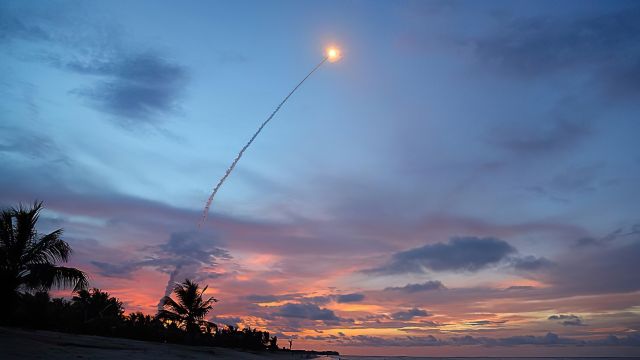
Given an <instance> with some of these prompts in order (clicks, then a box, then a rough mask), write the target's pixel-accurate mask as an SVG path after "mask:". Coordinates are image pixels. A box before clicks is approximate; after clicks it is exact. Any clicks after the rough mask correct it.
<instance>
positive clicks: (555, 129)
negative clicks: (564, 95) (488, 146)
mask: <svg viewBox="0 0 640 360" xmlns="http://www.w3.org/2000/svg"><path fill="white" fill-rule="evenodd" d="M498 133H499V136H496V137H495V140H493V142H494V143H495V144H497V145H498V146H500V147H503V148H505V149H507V150H509V151H511V152H513V153H515V154H518V155H523V156H524V155H530V154H540V153H550V152H556V151H560V150H565V149H569V148H571V147H573V146H575V145H576V144H578V142H579V141H581V140H582V139H583V138H585V137H586V136H587V135H589V134H590V133H591V131H590V124H589V122H587V121H583V120H580V121H578V120H569V119H567V118H564V117H560V118H555V119H552V120H551V121H549V122H548V123H547V124H545V125H540V124H536V126H535V127H526V128H509V129H502V130H499V131H498Z"/></svg>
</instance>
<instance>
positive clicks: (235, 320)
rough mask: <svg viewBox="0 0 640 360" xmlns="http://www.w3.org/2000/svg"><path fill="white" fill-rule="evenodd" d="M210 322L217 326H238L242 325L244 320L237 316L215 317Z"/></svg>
mask: <svg viewBox="0 0 640 360" xmlns="http://www.w3.org/2000/svg"><path fill="white" fill-rule="evenodd" d="M210 320H211V321H212V322H214V323H216V324H223V325H231V326H237V325H238V324H241V323H242V318H239V317H237V316H214V317H212V318H211V319H210Z"/></svg>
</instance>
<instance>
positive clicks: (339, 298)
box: [336, 293, 364, 303]
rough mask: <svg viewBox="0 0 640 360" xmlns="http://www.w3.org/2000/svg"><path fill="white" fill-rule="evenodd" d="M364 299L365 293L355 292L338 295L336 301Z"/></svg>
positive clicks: (345, 301) (347, 301) (348, 301)
mask: <svg viewBox="0 0 640 360" xmlns="http://www.w3.org/2000/svg"><path fill="white" fill-rule="evenodd" d="M363 299H364V295H363V294H358V293H353V294H344V295H337V296H336V302H338V303H350V302H358V301H362V300H363Z"/></svg>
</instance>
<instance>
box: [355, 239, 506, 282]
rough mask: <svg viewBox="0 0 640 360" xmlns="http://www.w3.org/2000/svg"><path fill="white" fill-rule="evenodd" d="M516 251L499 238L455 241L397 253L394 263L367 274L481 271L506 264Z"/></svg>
mask: <svg viewBox="0 0 640 360" xmlns="http://www.w3.org/2000/svg"><path fill="white" fill-rule="evenodd" d="M514 252H516V249H515V248H513V247H512V246H511V245H509V244H508V243H507V242H506V241H503V240H500V239H496V238H490V237H486V238H478V237H456V238H452V239H450V240H449V242H447V243H436V244H428V245H425V246H422V247H419V248H414V249H410V250H407V251H402V252H398V253H395V254H394V255H393V256H392V258H391V261H390V262H389V263H387V264H386V265H383V266H381V267H379V268H375V269H371V270H367V272H372V273H381V274H401V273H424V272H425V271H426V270H433V271H478V270H481V269H483V268H486V267H488V266H490V265H494V264H497V263H498V262H500V261H502V260H504V259H505V258H506V257H507V256H508V255H509V254H511V253H514Z"/></svg>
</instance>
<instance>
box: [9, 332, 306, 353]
mask: <svg viewBox="0 0 640 360" xmlns="http://www.w3.org/2000/svg"><path fill="white" fill-rule="evenodd" d="M0 349H2V351H1V356H0V357H1V358H2V359H6V360H13V359H21V360H35V359H48V360H67V359H95V360H103V359H104V360H106V359H127V360H169V359H194V360H198V359H203V360H204V359H221V360H227V359H228V360H232V359H241V360H267V359H292V358H294V359H300V358H303V359H304V358H315V357H304V356H306V355H302V356H303V357H300V356H301V355H292V354H287V353H270V352H266V351H265V352H245V351H238V350H233V349H226V348H217V347H216V348H214V347H207V346H186V345H177V344H161V343H155V342H147V341H138V340H130V339H122V338H110V337H101V336H90V335H77V334H67V333H60V332H53V331H42V330H24V329H16V328H6V327H0Z"/></svg>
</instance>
